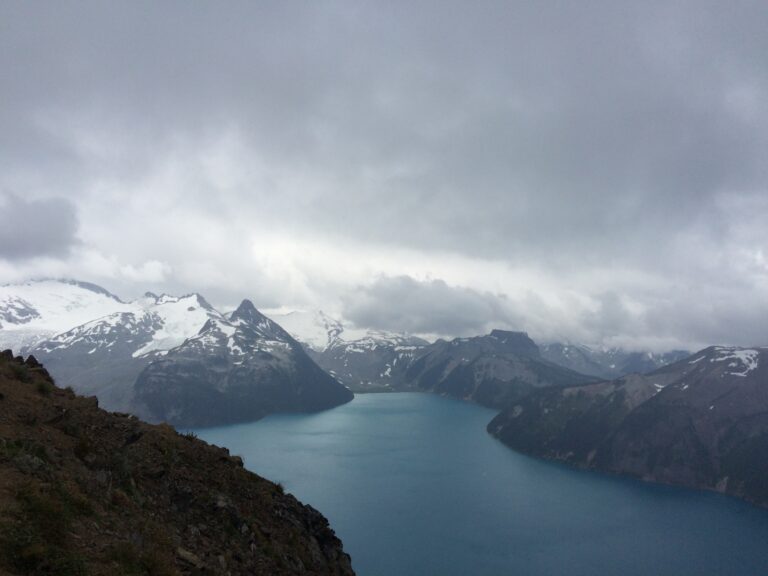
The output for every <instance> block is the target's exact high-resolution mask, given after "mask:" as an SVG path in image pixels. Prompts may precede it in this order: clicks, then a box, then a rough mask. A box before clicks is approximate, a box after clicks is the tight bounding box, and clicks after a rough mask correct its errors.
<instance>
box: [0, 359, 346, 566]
mask: <svg viewBox="0 0 768 576" xmlns="http://www.w3.org/2000/svg"><path fill="white" fill-rule="evenodd" d="M0 573H7V574H19V575H21V574H57V575H66V574H78V575H80V574H91V575H108V574H109V575H114V574H121V575H122V574H126V575H128V574H136V575H139V574H146V575H150V574H151V575H176V574H189V575H192V574H195V575H202V574H210V575H214V574H217V575H218V574H231V575H239V574H242V575H245V574H249V575H250V574H263V575H294V574H295V575H310V574H311V575H321V574H322V575H336V576H351V575H352V574H353V571H352V568H351V565H350V559H349V556H348V555H347V554H345V553H344V551H343V550H342V546H341V542H340V541H339V540H338V538H336V536H335V535H334V533H333V531H332V530H331V529H330V528H329V526H328V523H327V521H326V520H325V518H323V516H322V515H321V514H320V513H319V512H317V511H316V510H314V509H313V508H311V507H309V506H306V505H303V504H301V503H300V502H298V501H297V500H296V499H295V498H293V497H292V496H290V495H288V494H284V493H283V490H282V488H281V487H280V486H279V485H276V484H273V483H272V482H269V481H268V480H265V479H263V478H260V477H259V476H257V475H255V474H252V473H250V472H248V471H246V470H245V469H244V468H243V467H242V461H241V460H240V459H239V458H238V457H236V456H231V455H230V454H229V453H228V452H227V450H225V449H222V448H217V447H215V446H210V445H208V444H206V443H204V442H202V441H200V440H197V439H196V438H194V437H191V436H182V435H179V434H178V433H176V432H175V431H174V430H173V429H172V428H170V427H169V426H165V425H161V426H154V425H150V424H146V423H143V422H141V421H139V420H138V419H136V418H134V417H132V416H128V415H124V414H117V413H108V412H105V411H104V410H101V409H99V408H98V406H97V402H96V400H95V398H82V397H77V396H75V395H74V393H73V392H71V390H62V389H59V388H57V387H56V386H54V384H53V382H52V380H51V379H50V377H49V376H48V374H47V372H46V370H45V369H44V368H43V367H42V366H40V365H39V364H38V363H37V362H36V361H35V360H34V359H33V358H29V359H28V360H27V361H26V362H25V361H23V360H22V359H21V358H16V359H14V358H13V357H12V355H11V353H10V352H4V353H2V354H1V355H0Z"/></svg>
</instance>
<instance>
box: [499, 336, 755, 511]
mask: <svg viewBox="0 0 768 576" xmlns="http://www.w3.org/2000/svg"><path fill="white" fill-rule="evenodd" d="M488 430H489V432H491V433H492V434H494V435H495V436H497V437H498V438H499V439H500V440H502V441H503V442H505V443H506V444H508V445H509V446H511V447H512V448H515V449H517V450H520V451H523V452H526V453H529V454H534V455H537V456H542V457H545V458H552V459H558V460H563V461H566V462H569V463H572V464H575V465H578V466H584V467H592V468H597V469H600V470H606V471H610V472H617V473H621V474H629V475H632V476H636V477H639V478H643V479H645V480H650V481H657V482H665V483H672V484H682V485H687V486H693V487H699V488H707V489H712V490H718V491H721V492H725V493H728V494H733V495H735V496H740V497H743V498H746V499H748V500H751V501H753V502H756V503H758V504H762V505H768V458H766V456H768V349H766V348H754V349H745V348H725V347H711V348H707V349H705V350H702V351H701V352H698V353H697V354H694V355H693V356H690V357H689V358H687V359H685V360H682V361H680V362H676V363H675V364H672V365H670V366H666V367H664V368H662V369H660V370H657V371H656V372H652V373H650V374H647V375H645V376H637V375H634V376H628V377H625V378H621V379H619V380H614V381H610V382H601V383H597V384H591V385H587V386H580V387H569V388H566V389H563V390H543V391H540V392H537V393H534V394H531V395H530V396H528V397H527V398H525V399H523V400H521V401H520V402H517V403H515V404H514V405H512V406H510V407H509V408H508V409H507V410H505V411H503V412H502V413H501V414H499V415H498V416H497V417H496V418H495V419H494V420H493V421H491V423H490V424H489V425H488Z"/></svg>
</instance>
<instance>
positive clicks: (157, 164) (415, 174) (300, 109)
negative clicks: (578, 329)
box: [0, 0, 768, 338]
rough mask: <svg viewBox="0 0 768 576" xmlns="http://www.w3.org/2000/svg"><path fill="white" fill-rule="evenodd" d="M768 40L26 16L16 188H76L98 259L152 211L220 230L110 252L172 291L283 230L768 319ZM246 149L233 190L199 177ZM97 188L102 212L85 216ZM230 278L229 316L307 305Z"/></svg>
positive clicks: (320, 7) (424, 15)
mask: <svg viewBox="0 0 768 576" xmlns="http://www.w3.org/2000/svg"><path fill="white" fill-rule="evenodd" d="M766 29H768V11H766V10H765V9H764V6H763V3H761V2H750V1H745V2H735V3H728V4H727V5H726V4H724V3H722V2H718V1H715V0H688V1H686V0H682V1H675V2H669V1H666V0H649V1H647V2H635V3H629V2H615V1H614V0H598V1H595V2H589V3H583V2H561V1H542V2H522V1H520V2H515V1H512V2H509V1H489V2H482V3H474V4H470V3H467V2H463V1H458V0H457V1H452V0H447V1H444V0H441V1H437V0H434V1H431V0H428V1H424V2H394V3H393V2H357V1H344V0H338V1H330V2H323V3H321V4H320V3H318V4H308V3H303V4H302V3H293V2H259V3H253V2H245V1H243V2H239V1H235V2H229V3H227V4H226V6H223V7H222V6H220V5H213V4H208V5H206V4H202V3H188V2H182V1H176V2H174V1H170V2H163V3H157V2H149V1H147V2H141V1H137V2H117V3H115V2H112V3H109V5H107V4H104V3H101V2H57V3H55V5H45V6H43V5H41V4H37V3H29V2H14V1H9V2H4V3H2V5H0V78H2V83H0V98H1V99H2V103H3V105H2V106H0V187H3V186H4V187H5V188H7V189H11V190H16V191H19V192H20V193H24V194H26V193H27V191H29V192H31V193H35V194H42V193H44V192H45V191H46V190H50V189H51V188H52V186H53V185H55V186H56V190H57V193H58V194H60V195H61V196H63V197H65V198H67V200H68V201H69V202H71V203H72V205H74V206H77V207H78V213H79V214H86V213H87V214H88V217H87V218H81V222H80V225H81V231H82V236H83V238H91V237H93V234H91V232H92V231H93V229H94V228H96V227H98V226H97V225H98V222H96V220H99V221H101V222H104V221H112V220H114V222H115V228H118V227H119V224H118V222H117V216H116V214H119V213H121V212H122V211H121V210H115V209H114V208H116V207H117V208H120V207H122V206H123V205H125V204H128V203H130V202H132V206H133V208H134V210H135V213H134V218H136V219H140V220H142V221H144V220H148V219H149V218H146V219H142V218H141V214H140V210H139V209H138V208H136V206H140V205H141V204H142V202H143V203H144V205H146V208H145V209H146V210H147V214H149V216H151V217H154V216H155V213H154V212H156V211H159V210H163V217H164V219H165V222H164V224H165V225H166V226H167V228H168V229H169V230H174V229H179V230H183V229H184V225H185V224H186V223H188V222H195V223H199V226H198V228H199V229H216V230H217V232H218V234H217V236H216V238H213V239H212V240H211V242H210V246H211V248H210V250H209V251H208V252H206V254H205V256H203V255H201V254H200V253H197V254H195V253H191V251H190V253H186V252H185V251H184V250H185V249H184V244H185V241H186V239H185V238H184V237H183V236H182V235H180V234H177V235H176V237H174V238H166V239H165V242H155V243H154V244H150V243H147V244H146V246H144V245H142V244H140V243H139V242H136V243H130V245H127V244H129V243H126V242H124V238H125V236H126V234H127V232H128V230H126V229H125V228H122V229H120V230H119V231H117V230H116V231H115V233H114V235H113V237H111V238H102V237H99V241H100V242H101V244H100V246H99V249H101V250H103V251H105V252H106V253H108V254H115V255H116V257H117V258H118V259H119V260H120V261H128V262H137V263H140V262H145V261H147V260H153V259H157V260H161V261H163V262H166V261H167V262H168V264H169V266H170V268H171V269H172V270H174V271H178V270H188V269H195V268H196V267H198V265H199V268H200V269H201V270H216V266H215V265H214V264H215V262H217V261H219V260H220V258H219V256H218V254H221V253H225V252H230V251H231V250H232V246H233V245H242V243H244V242H246V241H247V237H246V239H245V240H244V239H243V236H247V233H246V232H242V233H241V231H242V230H245V231H247V230H248V229H249V228H252V229H266V228H269V229H270V231H275V232H277V233H283V234H285V235H291V234H295V233H301V234H303V235H304V236H306V237H313V236H316V237H322V238H334V239H335V240H336V241H337V242H338V244H339V245H341V246H343V245H344V244H348V243H355V244H361V245H365V244H372V245H377V246H386V247H391V248H400V249H406V250H417V251H421V252H423V253H425V255H429V254H430V253H431V254H444V253H450V254H459V255H463V256H467V257H470V258H483V259H490V260H496V261H498V262H500V264H499V265H500V266H511V267H514V266H521V267H523V266H525V267H529V268H532V267H538V268H540V269H542V270H543V271H544V272H545V273H546V275H547V276H548V277H556V278H559V279H560V282H561V285H560V286H559V288H561V289H562V290H563V291H567V290H568V289H569V284H570V282H571V279H572V278H573V277H574V276H577V275H578V276H584V275H585V274H588V273H589V271H590V270H593V269H594V270H598V269H601V270H604V269H607V268H610V267H612V266H613V267H615V268H618V269H621V270H626V271H633V272H637V273H639V274H643V275H646V276H648V277H652V278H657V279H658V280H657V282H656V284H657V285H656V287H655V288H656V289H655V290H653V289H651V290H650V292H649V294H644V293H641V292H642V291H640V290H639V289H632V288H631V287H630V288H615V287H613V286H598V284H601V282H598V281H595V282H594V284H595V285H594V286H592V285H590V286H588V287H586V288H583V289H584V290H585V291H587V292H589V296H591V297H595V298H599V297H598V296H594V294H602V293H608V292H611V291H614V292H616V293H617V298H619V300H620V299H621V298H620V296H622V295H621V294H619V292H618V291H620V290H627V291H628V292H631V294H624V296H626V295H630V296H632V297H634V298H635V299H638V298H639V299H640V300H641V301H642V302H641V303H644V304H645V305H646V306H647V307H648V309H650V310H660V309H661V305H660V304H659V303H658V300H657V299H658V292H659V291H661V290H662V287H663V285H664V281H665V279H667V278H676V279H677V280H678V283H679V285H680V286H683V287H685V286H703V288H702V296H701V297H703V298H706V297H707V296H706V295H709V294H711V293H712V291H714V290H719V289H720V284H721V283H722V282H723V280H722V279H723V278H731V277H733V278H739V280H738V282H739V283H740V284H747V286H746V287H744V288H743V289H741V290H740V291H739V294H740V295H741V297H742V299H743V300H744V301H746V302H747V303H751V304H752V305H754V306H758V307H759V305H760V302H761V301H762V299H764V296H761V293H760V290H758V289H757V288H756V286H758V285H759V278H760V277H761V276H760V274H758V273H755V274H749V275H744V274H742V273H741V270H740V269H738V267H736V266H735V265H734V262H735V261H736V260H737V258H736V257H737V256H738V254H740V253H741V252H743V251H745V250H746V251H760V250H762V252H763V253H765V254H768V231H767V230H768V228H767V227H766V226H765V222H766V221H768V205H766V204H765V203H764V202H762V203H761V202H759V200H760V199H761V198H762V197H765V195H766V182H768V58H766V56H765V55H766V54H768V35H767V34H765V30H766ZM227 134H235V135H236V136H237V141H236V146H237V147H239V148H238V150H237V152H239V155H238V156H237V162H236V163H235V167H234V168H233V170H234V171H238V176H239V179H237V180H236V181H235V182H234V183H233V184H229V183H225V182H223V181H221V180H216V179H215V178H213V179H211V178H210V177H209V176H208V175H206V174H204V173H203V172H204V171H203V170H201V168H200V166H201V164H203V162H204V161H205V160H207V157H206V156H207V155H208V154H209V150H210V149H211V147H212V145H213V144H215V143H216V142H218V141H219V139H221V138H222V137H224V136H226V135H227ZM225 153H226V152H225ZM175 174H180V175H181V176H174V175H175ZM153 178H154V179H155V180H157V181H158V182H159V184H157V185H155V186H149V185H148V184H147V181H153V180H152V179H153ZM174 178H175V179H174ZM174 186H175V190H176V191H175V192H174ZM94 189H98V190H99V192H100V194H103V195H104V196H105V198H107V201H104V202H103V205H104V206H101V207H99V208H98V209H96V208H93V209H91V210H89V211H85V210H80V209H79V208H80V207H81V206H86V205H93V204H94V198H93V192H92V191H93V190H94ZM178 190H183V194H181V193H179V192H178ZM174 193H177V194H179V198H178V199H177V198H174V197H173V194H174ZM142 194H145V197H141V195H142ZM127 198H130V200H128V199H127ZM724 198H731V199H733V200H734V202H730V203H729V202H724V201H723V199H724ZM176 204H178V205H180V207H179V208H178V209H177V207H176ZM182 204H183V206H181V205H182ZM732 205H742V206H749V207H750V209H749V212H748V213H746V214H745V213H739V212H734V211H733V210H731V209H730V208H729V206H732ZM153 211H154V212H153ZM207 222H215V223H217V224H219V225H220V226H218V227H215V226H206V225H205V223H207ZM135 225H136V224H135V223H134V224H133V226H135ZM126 226H127V225H126ZM227 226H230V228H231V229H232V230H235V231H237V233H235V232H233V233H232V234H225V233H222V232H220V229H221V228H226V227H227ZM153 233H154V234H153V238H154V236H155V235H156V232H155V231H153ZM216 242H219V244H216ZM238 243H239V244H238ZM63 246H66V243H64V244H63ZM198 250H199V249H198ZM127 251H130V253H128V254H126V252H127ZM201 259H206V261H205V262H202V263H200V262H199V260H201ZM712 262H717V263H718V269H716V270H713V269H712ZM212 263H213V264H212ZM209 264H210V265H209ZM243 268H245V266H243ZM327 268H328V270H329V271H330V272H329V274H332V273H333V263H332V262H329V263H328V266H327ZM376 272H378V271H377V270H374V271H373V273H376ZM227 274H229V275H230V276H228V277H227V280H226V282H225V283H222V284H224V285H225V288H220V290H221V293H222V296H221V297H222V298H224V297H225V296H226V287H229V286H238V287H240V286H243V287H247V288H248V289H249V290H251V291H253V292H257V293H261V292H263V294H262V297H263V299H264V301H265V302H270V303H275V304H276V305H280V304H281V303H284V302H281V297H282V293H281V292H280V290H279V289H274V288H271V287H270V288H264V286H263V285H261V284H259V280H260V278H261V277H260V276H259V274H258V271H253V270H249V271H248V272H240V271H236V270H227ZM212 275H213V274H212ZM192 276H193V274H190V275H189V277H190V278H192ZM200 276H201V279H200V281H201V282H203V281H206V279H205V278H202V276H203V274H202V273H201V274H200ZM213 276H215V275H213ZM299 276H300V273H299ZM168 281H169V282H171V283H172V282H173V281H174V279H173V278H169V280H168ZM353 282H354V283H357V282H359V279H354V281H353ZM609 283H610V282H609ZM618 284H621V283H620V282H619V283H618ZM197 287H198V286H197V285H190V286H188V287H187V290H194V289H196V288H197ZM308 288H309V287H308ZM705 288H706V289H705ZM378 289H381V287H379V288H378ZM536 289H537V287H536V286H531V290H532V291H535V290H536ZM414 290H415V291H416V292H419V290H416V289H414ZM432 290H435V288H434V287H432ZM307 291H308V290H307ZM297 292H301V290H297ZM477 294H479V295H480V300H481V301H482V299H483V297H482V294H483V293H482V291H481V292H477ZM324 296H327V295H324ZM231 297H232V298H236V295H235V294H232V296H231ZM371 297H372V296H371ZM382 297H383V295H382ZM446 298H447V296H446ZM473 301H475V300H473ZM318 304H319V305H323V303H318ZM608 304H609V303H608V302H606V303H605V305H606V306H608ZM425 305H427V303H425ZM350 306H352V305H351V304H350ZM721 307H722V310H723V314H724V315H725V316H727V312H728V311H729V310H731V311H732V312H733V314H734V317H738V318H739V323H740V324H741V323H745V322H746V323H749V322H748V319H747V316H748V315H746V314H742V313H741V312H739V310H738V309H737V307H736V306H735V304H734V303H732V304H728V301H727V300H723V303H722V305H721ZM352 308H354V309H359V311H358V314H359V317H360V320H361V321H362V320H363V318H367V317H369V318H370V321H371V322H378V320H377V318H378V316H376V314H374V313H373V312H371V313H370V314H368V313H365V310H364V306H363V304H362V303H360V302H358V303H357V304H356V305H355V306H352ZM491 308H492V307H490V305H489V308H488V309H491ZM433 309H434V307H433ZM488 309H487V308H484V307H483V306H480V305H479V304H478V309H477V310H476V313H478V314H480V315H485V316H484V318H487V315H488V313H489V312H488ZM434 311H435V313H437V312H438V310H436V309H435V310H434ZM494 313H498V314H500V318H501V319H502V320H503V319H505V316H504V314H509V311H508V310H507V307H503V306H502V307H501V308H500V309H499V310H497V311H495V312H494ZM517 313H518V314H520V315H522V316H523V317H525V318H529V319H530V318H533V320H530V321H534V320H536V318H539V317H540V316H546V315H547V314H548V313H547V312H546V311H544V310H542V311H538V309H536V310H532V311H526V310H525V309H520V310H517ZM566 313H568V312H567V311H566ZM669 313H670V314H672V316H673V317H674V318H678V317H679V318H681V320H680V322H681V326H682V324H685V325H686V326H690V324H688V320H684V319H683V317H684V316H685V314H686V313H685V311H684V310H679V309H678V310H671V311H670V312H669ZM580 314H581V312H580V311H578V312H573V313H570V314H569V316H568V318H566V319H565V320H567V322H568V323H569V325H570V324H574V323H576V322H584V323H585V324H586V325H588V326H589V329H590V330H591V331H593V332H595V333H602V334H606V335H610V334H614V335H615V334H616V333H617V332H622V331H627V330H638V331H642V330H646V329H650V328H649V327H650V326H653V327H655V328H654V329H658V330H659V331H665V330H666V331H674V332H675V333H681V332H684V331H685V330H684V329H683V328H681V326H678V325H676V324H675V323H674V322H673V321H672V320H670V321H668V322H664V321H662V319H653V315H652V314H651V315H650V316H648V317H647V318H646V319H645V320H644V321H643V322H645V323H642V322H640V323H637V322H639V321H637V322H636V319H634V320H633V322H634V323H633V322H629V323H627V322H625V323H623V324H621V323H620V322H618V320H617V319H614V321H608V320H605V319H601V318H602V316H601V317H600V318H590V317H589V316H586V317H582V316H581V315H580ZM532 315H533V316H532ZM605 315H608V308H606V310H605ZM606 317H607V316H606ZM633 318H634V317H633ZM401 319H402V321H404V322H408V318H407V315H404V316H403V317H402V318H401ZM483 321H484V320H483ZM550 321H553V320H548V321H547V322H550ZM388 322H389V321H388ZM478 322H479V321H478ZM417 323H418V322H417ZM432 323H434V324H435V325H440V324H441V323H442V321H440V320H435V321H434V322H432ZM423 324H424V325H426V324H429V322H427V321H426V320H424V322H423ZM472 324H473V323H472V322H471V321H469V320H468V319H467V318H464V319H459V320H457V321H456V324H455V327H456V328H457V329H458V328H460V327H461V326H466V327H470V326H471V325H472ZM474 324H477V322H476V323H474ZM725 324H727V323H725ZM750 325H751V324H750ZM744 326H745V330H747V328H748V327H747V324H744ZM447 327H448V326H447V325H445V326H443V328H444V329H447ZM585 329H586V328H585ZM548 330H549V328H548ZM721 330H722V334H723V337H725V336H726V335H727V336H728V337H729V338H730V337H732V336H733V334H732V333H731V332H729V331H726V330H725V328H722V329H721ZM749 330H750V334H754V332H753V331H751V328H750V329H749ZM699 333H700V334H701V336H702V337H704V336H706V337H707V338H714V337H715V335H716V334H717V333H718V331H717V329H716V328H714V327H713V328H712V330H701V331H700V332H697V334H699ZM755 336H756V335H755ZM697 337H698V336H697Z"/></svg>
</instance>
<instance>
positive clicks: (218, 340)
mask: <svg viewBox="0 0 768 576" xmlns="http://www.w3.org/2000/svg"><path fill="white" fill-rule="evenodd" d="M0 297H2V300H0V304H1V306H0V315H1V317H2V319H3V320H2V326H0V344H2V346H0V348H11V349H13V350H14V351H15V352H16V353H22V352H23V353H32V354H34V355H35V356H36V357H37V359H38V360H40V361H42V362H43V363H44V364H45V365H46V367H47V369H48V370H49V371H50V373H51V374H52V375H53V377H54V378H55V379H56V382H57V383H58V384H59V385H60V386H71V387H72V388H74V389H75V390H76V391H77V392H79V393H82V394H93V395H96V396H98V398H99V401H100V402H101V404H102V405H103V406H104V407H106V408H109V409H111V410H119V411H132V412H139V411H143V413H142V415H146V416H149V417H151V418H153V419H156V420H157V419H162V418H167V419H169V420H172V421H173V422H175V423H177V424H184V425H190V424H191V423H192V422H193V421H194V422H195V423H197V424H201V423H203V422H209V423H212V422H217V423H223V422H226V421H227V418H229V417H231V418H233V419H243V418H256V417H259V416H262V415H264V414H266V413H269V412H272V411H275V410H281V409H291V410H311V409H319V408H323V407H329V406H332V405H336V404H339V403H341V402H343V401H347V400H349V399H350V398H351V392H349V391H348V390H347V389H346V388H344V387H343V386H342V385H341V384H339V383H338V382H336V380H334V379H333V378H332V377H331V376H329V375H328V374H326V373H325V372H323V371H322V369H320V368H319V367H318V366H317V365H315V364H314V362H313V361H312V360H311V359H310V358H308V357H307V355H306V353H305V352H304V350H303V349H302V347H301V345H300V344H298V343H297V342H296V341H295V340H293V339H292V338H291V336H290V335H289V334H288V333H287V332H286V331H285V330H283V329H282V328H281V327H280V326H279V325H278V324H276V323H275V322H273V321H271V320H269V319H268V318H266V317H265V316H263V315H261V314H260V313H259V312H258V311H257V310H256V309H255V308H254V307H253V305H251V304H250V303H246V302H244V303H243V304H242V305H241V306H240V307H239V308H238V309H237V310H236V311H234V312H233V313H232V314H229V315H227V316H225V315H223V314H221V313H219V312H218V311H217V310H215V309H214V308H213V307H212V306H211V305H210V304H209V303H208V302H207V301H206V300H205V299H204V298H203V297H202V296H200V295H199V294H189V295H186V296H180V297H176V296H170V295H167V294H163V295H160V296H157V295H155V294H152V293H147V294H145V295H144V296H143V297H142V298H138V299H136V300H133V301H130V302H125V301H122V300H121V299H119V298H118V297H117V296H115V295H113V294H110V293H109V292H107V291H106V290H104V289H103V288H100V287H98V286H95V285H93V284H86V283H81V282H75V281H68V280H66V281H59V280H45V281H38V282H27V283H25V284H21V285H15V286H13V285H9V286H3V287H2V291H1V292H0ZM160 361H162V362H161V363H160V364H158V365H157V366H155V364H156V363H158V362H160ZM224 365H226V366H229V368H228V369H227V370H225V372H226V374H225V375H224V376H223V377H218V376H217V377H216V378H214V377H213V376H212V375H213V374H218V375H220V374H221V371H222V366H224ZM189 366H195V370H193V371H191V372H190V371H186V370H187V368H188V367H189ZM196 371H197V372H196ZM159 374H163V375H165V376H164V377H167V378H168V386H164V385H163V384H162V382H161V383H160V384H158V375H159ZM203 375H207V377H209V380H206V382H208V383H210V382H215V385H214V387H215V388H216V390H217V393H216V394H214V396H213V397H210V398H207V400H206V401H205V402H203V403H202V404H201V405H200V406H197V407H196V408H194V409H193V408H191V407H189V406H186V408H185V409H184V410H183V411H181V410H180V409H178V407H179V406H185V405H184V401H185V400H184V399H187V400H190V401H191V400H193V399H195V398H196V397H195V390H199V389H200V386H201V382H202V381H203V380H205V378H204V376H203ZM140 376H142V379H141V386H138V380H139V377H140ZM297 379H298V380H297ZM246 384H247V386H246ZM255 390H258V394H256V393H255V392H254V391H255ZM138 391H140V392H141V394H139V395H138V396H140V398H139V400H137V392H138ZM170 391H173V394H174V395H176V396H178V398H170V397H169V396H168V394H169V393H170ZM246 392H247V393H246ZM235 398H237V400H236V401H235ZM198 399H199V398H198ZM214 399H215V400H216V403H212V402H213V400H214ZM228 403H229V404H228ZM232 403H233V405H235V406H236V408H233V409H230V408H222V406H225V405H226V406H229V405H230V404H232ZM166 405H168V406H170V405H173V406H175V407H176V409H174V410H164V409H163V406H166ZM217 406H218V408H217ZM194 410H200V411H202V413H206V411H207V414H208V415H207V416H206V417H203V416H201V415H200V414H198V413H195V412H194Z"/></svg>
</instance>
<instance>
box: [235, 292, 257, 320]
mask: <svg viewBox="0 0 768 576" xmlns="http://www.w3.org/2000/svg"><path fill="white" fill-rule="evenodd" d="M262 318H264V316H263V315H262V313H261V312H259V311H258V310H257V309H256V306H254V305H253V302H251V301H250V300H248V299H247V298H246V299H244V300H243V301H242V302H240V306H238V307H237V310H235V311H234V312H232V315H231V316H230V319H231V320H245V321H246V322H254V321H256V322H258V321H259V320H261V319H262Z"/></svg>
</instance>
